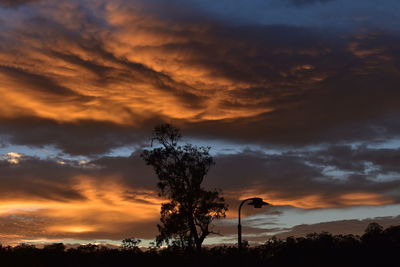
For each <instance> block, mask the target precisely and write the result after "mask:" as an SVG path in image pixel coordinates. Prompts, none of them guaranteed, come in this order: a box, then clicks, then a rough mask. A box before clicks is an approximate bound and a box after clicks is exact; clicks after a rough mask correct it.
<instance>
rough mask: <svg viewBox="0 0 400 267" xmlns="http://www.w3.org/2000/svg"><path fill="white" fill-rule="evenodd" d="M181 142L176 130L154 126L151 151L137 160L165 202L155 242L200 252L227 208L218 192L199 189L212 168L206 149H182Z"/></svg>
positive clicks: (172, 127) (188, 145) (208, 148)
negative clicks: (152, 176) (150, 173)
mask: <svg viewBox="0 0 400 267" xmlns="http://www.w3.org/2000/svg"><path fill="white" fill-rule="evenodd" d="M181 138H182V136H181V133H180V131H179V129H178V128H176V127H174V126H172V125H169V124H162V125H159V126H156V127H155V129H154V132H153V135H152V137H151V149H149V150H144V151H143V153H142V154H141V156H142V158H143V159H144V160H145V162H146V164H147V165H150V166H152V167H153V169H154V171H155V173H156V175H157V176H158V179H159V182H158V184H157V187H158V189H159V194H160V196H162V197H165V198H167V199H168V200H169V201H168V202H165V203H163V204H162V206H161V219H160V221H161V224H159V225H158V228H159V231H160V234H159V236H158V237H157V242H158V243H159V244H161V243H163V242H165V243H167V244H169V245H177V246H180V247H183V248H188V249H193V248H196V249H197V250H200V249H201V245H202V243H203V241H204V239H205V238H206V237H207V236H208V235H209V234H211V233H213V231H212V228H211V222H212V221H213V220H215V219H220V218H224V217H225V212H226V211H227V205H226V204H225V202H224V198H223V197H222V196H221V191H220V190H217V189H214V190H205V189H204V188H203V187H202V182H203V180H204V177H205V176H206V175H207V173H208V171H209V170H210V168H211V166H213V165H214V164H215V162H214V159H213V157H212V156H211V155H210V153H209V151H210V147H200V146H195V145H192V144H184V145H182V144H181Z"/></svg>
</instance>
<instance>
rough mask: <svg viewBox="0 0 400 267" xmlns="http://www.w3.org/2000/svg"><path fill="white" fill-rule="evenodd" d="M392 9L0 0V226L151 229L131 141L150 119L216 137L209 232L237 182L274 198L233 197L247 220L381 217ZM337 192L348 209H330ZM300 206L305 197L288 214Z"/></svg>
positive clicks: (398, 138)
mask: <svg viewBox="0 0 400 267" xmlns="http://www.w3.org/2000/svg"><path fill="white" fill-rule="evenodd" d="M167 2H168V3H167ZM228 2H229V3H228ZM360 7H363V8H360ZM399 9H400V4H399V1H397V0H388V1H385V4H382V5H381V6H380V8H379V12H376V4H374V3H373V1H370V0H368V1H362V0H354V1H342V0H329V1H328V0H327V1H314V0H304V1H303V0H302V1H300V0H282V1H275V0H265V1H258V0H257V1H254V2H252V3H251V4H249V3H248V2H246V1H244V0H237V1H225V0H221V1H209V0H204V1H200V0H188V1H181V0H171V1H163V0H155V1H145V0H131V1H128V0H113V1H106V0H58V1H51V0H37V1H36V0H35V1H27V0H25V1H24V0H21V1H14V2H13V1H1V0H0V191H1V192H0V243H1V244H18V243H20V242H33V243H51V242H57V241H60V242H71V243H74V242H75V243H85V242H90V241H96V240H105V241H104V242H110V243H112V244H118V242H120V241H121V240H122V239H124V238H128V237H135V238H139V239H143V240H146V242H147V243H145V244H148V243H149V242H150V241H151V240H154V238H155V237H156V236H157V234H158V232H157V223H159V218H160V206H161V203H163V201H165V199H162V198H161V197H159V194H158V193H159V192H158V191H157V182H158V179H157V176H156V174H155V173H154V170H153V169H152V168H151V166H146V165H145V163H144V161H143V159H142V158H141V157H140V154H141V152H142V151H143V149H146V148H148V147H149V146H150V143H151V141H150V139H149V137H150V135H151V133H152V130H153V128H154V126H155V125H158V124H160V123H170V124H172V125H175V126H176V127H178V128H179V129H180V130H181V131H182V134H183V137H184V141H185V142H186V141H188V142H189V143H192V144H194V145H205V146H210V147H211V148H212V149H211V152H212V155H213V157H214V160H215V162H216V165H215V166H213V167H212V168H211V169H210V172H209V174H208V175H207V176H206V178H205V180H204V187H205V188H207V189H213V188H219V189H221V190H222V192H223V196H224V197H225V200H226V203H227V204H228V205H229V210H228V212H227V218H226V219H225V220H221V221H220V222H219V223H218V224H217V225H216V228H217V230H218V232H221V233H222V234H223V235H224V236H225V237H215V239H213V241H212V242H214V243H219V242H225V241H224V240H231V239H232V240H233V241H232V242H233V243H234V242H236V241H235V239H234V238H231V237H234V236H235V235H236V228H235V229H234V230H232V229H233V228H232V225H234V224H235V223H236V219H237V207H238V205H239V203H240V201H241V200H243V199H245V198H249V197H262V198H263V199H264V200H265V201H267V202H269V203H271V204H272V205H271V206H270V207H269V208H268V209H267V208H265V209H262V210H251V209H246V210H245V211H244V215H243V216H244V222H245V223H246V222H249V223H251V222H252V220H254V218H256V219H257V218H263V220H264V221H261V222H260V223H259V224H257V225H256V226H254V228H252V229H249V231H253V232H251V233H250V232H249V234H250V235H251V234H255V233H259V232H257V231H261V230H262V231H264V230H265V229H267V228H268V227H269V226H271V227H270V228H274V229H275V230H276V229H277V230H276V231H275V232H276V233H283V232H290V231H292V230H293V231H295V230H296V228H295V226H296V225H298V224H310V225H313V224H318V223H321V222H327V221H326V220H325V218H328V217H329V218H330V219H329V221H328V223H329V225H328V224H327V225H328V226H326V227H327V229H326V231H329V227H332V229H333V228H335V226H336V225H337V224H336V223H337V222H336V220H337V221H340V220H350V219H351V220H355V221H352V222H351V223H353V224H356V223H360V224H361V223H364V222H362V220H363V219H366V218H370V219H374V218H377V220H379V219H381V220H385V222H388V223H389V222H390V221H395V220H394V218H395V217H396V216H398V215H399V213H398V212H397V211H394V210H395V208H393V207H397V206H396V205H399V204H400V168H399V166H400V124H399V119H398V118H399V113H400V91H399V88H400V63H399V62H400V49H399V47H400V38H399V36H400V33H399V28H398V24H399V22H400V21H399V19H398V18H397V17H398V14H397V13H396V12H395V11H398V10H399ZM332 14H335V16H333V15H332ZM369 209H370V210H371V214H369V213H368V210H369ZM349 210H350V211H351V210H357V211H359V210H362V211H360V212H359V213H356V212H355V213H354V215H352V216H353V217H351V218H350V217H346V216H347V215H346V216H344V215H343V216H342V217H340V216H339V215H338V217H335V216H334V215H335V212H337V213H339V212H338V211H343V214H344V213H346V212H347V211H349ZM301 212H304V213H307V212H315V214H317V213H318V215H315V217H313V218H312V219H313V220H312V221H305V222H302V221H296V220H295V219H293V218H294V217H291V215H293V214H297V213H301ZM256 213H257V214H258V215H259V217H255V214H256ZM332 214H333V215H332ZM346 214H347V213H346ZM360 214H361V215H360ZM365 214H368V215H365ZM382 214H384V215H385V216H386V217H391V218H386V217H385V216H383V215H382ZM263 216H264V217H263ZM293 216H294V215H293ZM324 216H325V217H324ZM383 217H385V218H383ZM279 218H285V220H286V218H289V219H287V220H289V221H287V222H282V220H279ZM296 218H297V217H296ZM246 220H248V221H246ZM290 220H292V221H290ZM357 220H358V221H357ZM271 221H273V222H271ZM275 221H276V222H279V223H276V225H274V224H273V223H274V222H275ZM294 222H295V223H294ZM288 225H289V226H290V227H293V229H289V226H288ZM260 229H261V230H260ZM335 229H336V228H335ZM348 229H353V228H351V227H348ZM275 232H274V233H275ZM343 232H346V231H344V230H343ZM263 234H264V235H265V236H267V235H270V232H267V231H264V232H263ZM224 238H226V239H224ZM230 238H231V239H230ZM251 238H253V237H250V242H252V240H253V239H251ZM229 242H231V241H229ZM254 242H259V240H256V238H254Z"/></svg>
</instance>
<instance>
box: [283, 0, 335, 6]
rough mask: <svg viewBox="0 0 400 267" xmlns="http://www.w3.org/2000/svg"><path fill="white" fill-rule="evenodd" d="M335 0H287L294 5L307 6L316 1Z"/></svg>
mask: <svg viewBox="0 0 400 267" xmlns="http://www.w3.org/2000/svg"><path fill="white" fill-rule="evenodd" d="M331 1H335V0H289V2H290V3H292V4H294V5H296V6H307V5H312V4H316V3H327V2H331Z"/></svg>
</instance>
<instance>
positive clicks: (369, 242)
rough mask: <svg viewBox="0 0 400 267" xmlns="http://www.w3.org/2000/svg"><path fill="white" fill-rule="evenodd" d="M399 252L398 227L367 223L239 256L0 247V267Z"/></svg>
mask: <svg viewBox="0 0 400 267" xmlns="http://www.w3.org/2000/svg"><path fill="white" fill-rule="evenodd" d="M399 249H400V226H391V227H389V228H387V229H385V230H384V229H382V227H381V226H379V225H378V224H371V225H370V226H368V228H367V230H366V232H365V234H364V235H362V236H361V237H359V236H354V235H331V234H329V233H325V232H323V233H319V234H317V233H314V234H309V235H308V236H306V237H300V238H293V237H289V238H287V239H285V240H280V239H277V238H272V239H270V240H268V241H267V242H266V243H265V244H263V245H260V246H257V247H246V248H245V249H244V250H243V251H242V252H241V253H240V254H238V251H237V248H236V247H232V246H217V247H212V248H203V249H202V251H201V253H195V254H188V253H187V251H185V250H182V249H181V248H179V247H177V246H171V247H168V248H164V249H159V250H155V249H146V250H140V249H125V248H121V249H111V248H107V247H104V246H97V245H92V244H88V245H82V246H79V247H78V248H70V249H65V248H64V246H63V245H62V244H53V245H47V246H45V247H44V248H43V249H38V248H35V247H34V246H32V245H26V244H21V245H19V246H16V247H14V248H13V247H1V246H0V266H10V267H13V266H15V267H19V266H32V267H39V266H40V267H50V266H51V267H54V266H57V267H80V266H82V267H83V266H85V267H91V266H96V267H102V266H110V267H114V266H116V267H118V266H124V267H126V266H147V267H151V266H177V267H181V266H182V267H183V266H252V267H254V266H268V267H275V266H276V267H281V266H304V267H305V266H307V267H310V266H318V267H320V266H328V267H330V266H332V267H334V266H335V267H342V266H353V267H354V266H399V262H398V258H397V253H398V251H399Z"/></svg>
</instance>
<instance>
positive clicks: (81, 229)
mask: <svg viewBox="0 0 400 267" xmlns="http://www.w3.org/2000/svg"><path fill="white" fill-rule="evenodd" d="M74 182H75V186H74V187H75V189H77V190H78V191H79V192H80V193H81V194H82V195H83V196H84V197H85V199H84V200H79V201H78V200H76V201H54V200H43V199H42V200H40V199H39V200H38V199H36V200H35V199H26V198H25V199H24V198H21V197H20V198H18V199H12V198H8V199H7V200H2V201H1V202H0V217H1V218H8V216H10V215H12V216H14V217H15V218H18V217H21V218H22V219H21V220H22V221H19V222H16V223H17V224H20V228H18V229H14V228H15V223H14V226H13V227H14V228H13V229H10V228H9V229H7V226H8V225H10V224H5V225H4V226H3V227H2V228H3V229H2V231H1V233H0V238H2V239H11V237H10V236H9V235H10V232H13V231H17V230H18V231H19V233H20V235H21V236H23V237H24V238H29V237H34V238H36V239H37V238H39V239H40V238H51V237H53V238H54V237H58V238H60V239H63V238H69V239H70V238H75V239H78V238H80V237H81V236H87V235H89V236H90V235H93V236H101V235H102V233H103V234H104V233H106V236H107V237H109V238H113V237H114V238H116V239H118V237H119V236H120V235H122V236H123V235H124V231H127V232H126V233H125V234H126V235H130V234H134V233H132V230H134V229H135V227H136V225H137V224H143V223H145V224H146V223H149V222H150V223H151V224H152V225H154V227H153V228H154V229H153V228H152V227H149V226H148V231H150V232H152V231H154V230H155V225H156V221H158V217H159V209H160V204H161V199H159V198H157V197H156V196H157V193H155V192H153V191H146V190H140V189H136V190H134V189H128V188H127V187H125V186H124V185H122V184H121V183H120V182H118V179H116V178H115V177H109V178H107V179H104V180H103V182H99V181H98V180H96V179H94V178H92V177H85V176H81V177H75V178H74ZM23 218H31V219H28V222H26V221H25V219H23ZM35 218H40V220H41V223H38V224H34V223H33V221H35ZM29 220H32V223H31V224H30V223H29ZM9 227H11V225H10V226H9ZM136 234H139V233H136ZM140 234H143V233H142V232H141V233H140ZM116 236H117V237H116ZM121 238H122V237H121ZM17 239H18V238H17ZM13 240H15V238H13Z"/></svg>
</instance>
